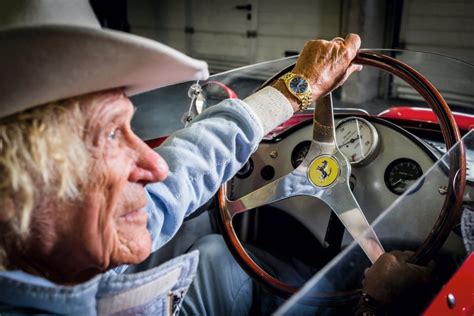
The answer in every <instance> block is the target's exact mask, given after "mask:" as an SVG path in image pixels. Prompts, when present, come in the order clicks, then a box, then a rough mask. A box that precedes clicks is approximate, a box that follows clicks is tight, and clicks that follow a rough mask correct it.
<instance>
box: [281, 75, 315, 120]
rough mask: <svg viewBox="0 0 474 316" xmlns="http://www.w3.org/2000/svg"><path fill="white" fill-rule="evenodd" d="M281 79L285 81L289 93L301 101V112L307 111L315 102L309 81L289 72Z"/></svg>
mask: <svg viewBox="0 0 474 316" xmlns="http://www.w3.org/2000/svg"><path fill="white" fill-rule="evenodd" d="M280 79H281V80H283V82H284V83H285V86H286V88H287V89H288V91H289V92H290V93H291V94H292V95H293V96H295V98H297V99H298V100H299V101H300V111H304V110H306V109H307V108H308V107H309V106H310V105H311V102H312V101H313V93H312V92H311V87H310V85H309V82H308V79H306V78H305V77H304V76H303V75H298V74H295V73H292V72H287V73H286V74H284V75H283V76H281V77H280Z"/></svg>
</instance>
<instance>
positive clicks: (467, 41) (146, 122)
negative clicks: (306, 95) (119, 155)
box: [91, 0, 474, 138]
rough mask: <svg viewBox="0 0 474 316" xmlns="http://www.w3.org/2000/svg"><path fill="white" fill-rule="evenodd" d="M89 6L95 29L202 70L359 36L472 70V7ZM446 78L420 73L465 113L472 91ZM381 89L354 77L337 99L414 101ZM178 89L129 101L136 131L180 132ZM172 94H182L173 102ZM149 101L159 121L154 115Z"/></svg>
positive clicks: (349, 1) (158, 2) (321, 2)
mask: <svg viewBox="0 0 474 316" xmlns="http://www.w3.org/2000/svg"><path fill="white" fill-rule="evenodd" d="M91 4H92V5H93V8H94V10H95V12H96V14H97V16H98V17H99V19H100V21H101V23H102V25H103V26H105V27H109V28H112V29H118V30H122V31H126V32H131V33H134V34H138V35H141V36H145V37H148V38H151V39H154V40H157V41H160V42H162V43H164V44H167V45H169V46H171V47H173V48H175V49H177V50H179V51H182V52H184V53H185V54H187V55H190V56H192V57H195V58H198V59H203V60H205V61H207V63H208V64H209V68H210V71H211V73H220V72H222V71H226V70H229V69H234V68H237V67H242V66H246V65H250V64H255V63H259V62H263V61H267V60H273V59H278V58H282V57H287V56H292V55H297V54H298V53H299V51H300V49H301V48H302V47H303V45H304V43H305V42H306V41H308V40H311V39H319V38H321V39H327V40H330V39H332V38H334V37H336V36H342V37H344V36H345V35H346V34H347V33H349V32H353V33H358V34H359V35H360V36H361V38H362V47H363V48H392V49H402V50H412V51H422V52H433V53H438V54H445V55H448V56H452V57H455V58H459V59H460V60H463V61H466V62H468V63H471V64H473V63H474V1H472V0H432V1H423V0H333V1H327V0H292V1H283V0H199V1H197V0H133V1H127V0H91ZM395 57H397V58H399V57H400V56H395ZM420 58H421V59H423V58H424V57H423V56H422V55H420V54H418V55H416V54H413V55H411V57H410V56H408V57H406V58H405V60H404V61H405V62H407V63H409V64H414V65H417V64H419V63H420V60H418V59H420ZM420 71H421V69H420ZM452 71H453V69H452V65H451V64H450V63H440V62H438V61H437V60H436V59H433V61H429V60H425V61H423V69H422V73H423V74H424V75H425V76H426V77H428V78H429V79H430V80H432V81H434V83H435V85H437V86H440V87H439V88H440V90H442V93H443V95H445V97H446V96H448V97H449V98H451V100H452V102H451V103H450V104H453V105H459V106H463V107H464V108H463V111H466V112H470V113H474V112H473V111H472V109H473V107H472V106H471V105H472V104H474V91H472V89H469V88H466V84H468V83H470V82H467V81H469V80H464V82H460V81H459V80H450V74H451V73H452ZM441 78H443V79H444V80H443V81H442V82H440V83H438V82H437V81H440V79H441ZM473 79H474V78H473ZM387 82H389V81H387V80H385V81H383V80H380V75H379V74H378V73H375V72H371V71H363V72H362V73H361V74H358V75H357V80H352V81H350V82H348V83H347V84H346V85H345V86H344V87H343V92H338V93H339V95H342V97H341V98H340V99H341V100H343V101H344V102H346V103H348V104H356V105H357V104H361V103H364V102H365V103H366V102H369V101H370V102H372V101H374V100H375V98H377V99H380V98H387V96H388V95H389V94H390V95H391V96H392V97H393V96H395V97H397V98H400V97H401V98H403V99H405V100H419V99H420V98H419V96H416V95H415V94H414V93H413V91H412V90H411V89H409V88H408V87H407V86H406V85H404V84H403V83H400V82H399V83H398V84H397V85H392V84H391V83H390V84H387ZM390 82H392V81H390ZM252 87H253V86H252ZM187 88H188V86H183V87H175V88H170V89H165V90H164V91H155V92H152V93H149V94H147V95H142V96H139V97H137V98H134V102H135V104H136V105H137V107H138V111H137V114H136V116H135V119H134V127H135V128H136V130H137V132H138V134H139V135H141V136H142V137H144V138H150V137H152V136H157V135H158V136H159V135H164V134H167V133H170V132H172V131H174V130H176V129H178V128H180V127H182V123H181V118H182V115H183V113H184V112H185V111H186V110H187V108H188V106H189V99H187ZM344 91H345V92H346V93H345V94H344ZM178 94H180V95H182V96H183V97H182V98H177V99H176V96H177V95H178ZM157 102H159V103H160V106H159V107H160V109H163V108H164V109H165V111H166V119H162V117H163V116H162V115H158V114H157V113H159V112H156V113H155V110H156V109H157V107H156V104H157ZM374 102H375V101H374ZM374 102H372V103H374ZM377 102H378V101H377ZM377 102H375V103H377ZM380 110H383V107H380ZM157 126H161V128H160V129H157V128H156V127H157Z"/></svg>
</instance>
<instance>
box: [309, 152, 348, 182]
mask: <svg viewBox="0 0 474 316" xmlns="http://www.w3.org/2000/svg"><path fill="white" fill-rule="evenodd" d="M339 173H340V168H339V163H338V162H337V160H336V159H335V158H333V157H331V156H326V155H324V156H319V157H317V158H315V159H314V160H313V161H312V162H311V164H310V165H309V171H308V177H309V180H310V181H311V183H312V184H313V185H315V186H317V187H323V188H324V187H328V186H330V185H331V184H333V183H334V181H336V179H337V177H338V176H339Z"/></svg>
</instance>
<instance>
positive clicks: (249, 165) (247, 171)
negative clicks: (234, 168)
mask: <svg viewBox="0 0 474 316" xmlns="http://www.w3.org/2000/svg"><path fill="white" fill-rule="evenodd" d="M252 171H253V160H252V158H249V160H248V161H247V162H246V163H245V165H244V166H243V167H242V168H241V169H240V170H239V171H238V172H237V174H236V176H237V178H239V179H245V178H247V177H248V176H250V175H251V174H252Z"/></svg>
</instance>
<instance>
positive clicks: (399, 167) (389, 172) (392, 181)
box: [384, 158, 423, 195]
mask: <svg viewBox="0 0 474 316" xmlns="http://www.w3.org/2000/svg"><path fill="white" fill-rule="evenodd" d="M422 175H423V170H422V169H421V167H420V165H419V164H418V163H417V162H416V161H414V160H412V159H409V158H400V159H397V160H395V161H392V162H391V163H390V164H389V165H388V167H387V169H386V170H385V175H384V180H385V184H386V185H387V188H388V189H389V190H390V191H392V192H393V193H395V194H398V195H402V194H403V193H405V191H406V190H407V189H408V188H409V187H410V186H411V185H412V184H414V183H415V182H416V181H417V180H418V179H419V178H421V176H422ZM421 185H422V183H420V184H419V185H418V187H416V188H414V190H413V192H415V191H416V190H418V189H419V188H420V187H421Z"/></svg>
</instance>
